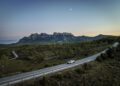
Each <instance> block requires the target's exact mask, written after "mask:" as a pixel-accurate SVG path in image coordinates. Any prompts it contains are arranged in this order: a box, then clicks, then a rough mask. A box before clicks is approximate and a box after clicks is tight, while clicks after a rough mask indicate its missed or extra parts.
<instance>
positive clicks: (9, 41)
mask: <svg viewBox="0 0 120 86" xmlns="http://www.w3.org/2000/svg"><path fill="white" fill-rule="evenodd" d="M17 41H18V40H0V44H12V43H16V42H17Z"/></svg>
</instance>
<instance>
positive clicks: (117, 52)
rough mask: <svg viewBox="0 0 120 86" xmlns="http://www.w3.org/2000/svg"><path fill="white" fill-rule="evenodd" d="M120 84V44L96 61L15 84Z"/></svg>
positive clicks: (90, 85) (72, 85)
mask: <svg viewBox="0 0 120 86" xmlns="http://www.w3.org/2000/svg"><path fill="white" fill-rule="evenodd" d="M111 52H112V53H111ZM21 85H22V86H120V45H119V46H118V47H117V48H110V49H109V50H108V51H107V52H106V53H105V54H102V55H101V56H99V57H98V59H96V61H94V62H90V63H88V64H84V65H82V66H79V67H77V68H74V69H71V70H66V71H63V72H59V73H58V74H55V75H52V76H45V77H43V78H37V79H34V80H30V81H25V82H23V83H20V84H17V85H15V86H21Z"/></svg>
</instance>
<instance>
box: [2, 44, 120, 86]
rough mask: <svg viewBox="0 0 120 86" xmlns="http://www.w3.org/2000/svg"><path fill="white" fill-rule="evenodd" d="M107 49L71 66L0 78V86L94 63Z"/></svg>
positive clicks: (64, 65)
mask: <svg viewBox="0 0 120 86" xmlns="http://www.w3.org/2000/svg"><path fill="white" fill-rule="evenodd" d="M118 44H119V43H118V42H115V43H114V44H113V45H112V47H117V46H118ZM107 50H108V49H105V50H104V51H102V52H99V53H97V54H95V55H92V56H89V57H86V58H84V59H81V60H77V61H75V63H72V64H67V63H65V64H60V65H56V66H52V67H48V68H44V69H39V70H36V71H31V72H26V73H21V74H17V75H13V76H9V77H4V78H0V86H8V85H12V84H15V83H19V82H22V81H25V80H29V79H33V78H37V77H43V76H45V75H47V74H52V73H55V72H58V71H62V70H65V69H68V68H72V67H75V66H78V65H81V64H84V63H88V62H91V61H94V60H95V59H96V58H97V57H98V56H99V55H100V54H101V53H105V52H106V51H107Z"/></svg>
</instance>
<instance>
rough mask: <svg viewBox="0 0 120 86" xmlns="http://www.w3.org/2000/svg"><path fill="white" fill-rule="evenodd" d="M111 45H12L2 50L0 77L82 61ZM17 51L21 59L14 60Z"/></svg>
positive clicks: (99, 42) (87, 43) (92, 43)
mask: <svg viewBox="0 0 120 86" xmlns="http://www.w3.org/2000/svg"><path fill="white" fill-rule="evenodd" d="M109 45H110V43H108V42H101V41H94V42H84V43H73V44H52V45H10V46H8V45H7V46H6V47H1V48H0V70H1V71H0V77H4V76H8V75H14V74H17V73H21V72H26V71H31V70H36V69H40V68H44V67H49V66H53V65H57V64H61V63H66V62H67V61H68V60H69V59H81V58H84V57H87V56H89V55H92V54H95V53H97V52H99V51H102V50H104V49H105V48H106V47H108V46H109ZM13 50H14V51H15V52H16V53H17V54H18V56H19V58H18V59H12V58H13V57H14V56H13V54H12V51H13Z"/></svg>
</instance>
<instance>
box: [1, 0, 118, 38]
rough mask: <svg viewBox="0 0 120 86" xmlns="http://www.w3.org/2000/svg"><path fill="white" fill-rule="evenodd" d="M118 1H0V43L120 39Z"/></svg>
mask: <svg viewBox="0 0 120 86" xmlns="http://www.w3.org/2000/svg"><path fill="white" fill-rule="evenodd" d="M119 9H120V1H119V0H0V12H1V15H0V40H18V39H20V38H22V37H24V36H28V35H30V34H31V33H43V32H45V33H48V34H52V33H53V32H71V33H73V34H74V35H87V36H95V35H98V34H104V35H120V10H119Z"/></svg>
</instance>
